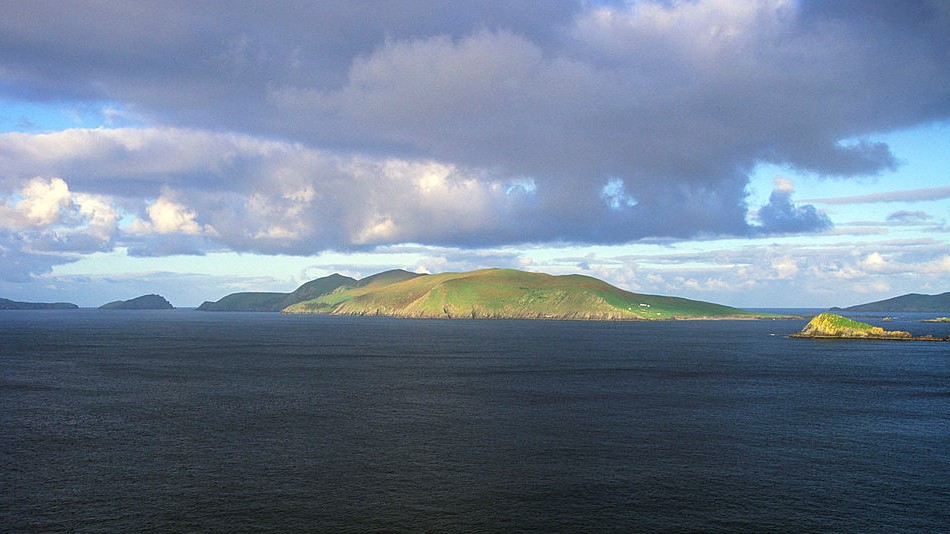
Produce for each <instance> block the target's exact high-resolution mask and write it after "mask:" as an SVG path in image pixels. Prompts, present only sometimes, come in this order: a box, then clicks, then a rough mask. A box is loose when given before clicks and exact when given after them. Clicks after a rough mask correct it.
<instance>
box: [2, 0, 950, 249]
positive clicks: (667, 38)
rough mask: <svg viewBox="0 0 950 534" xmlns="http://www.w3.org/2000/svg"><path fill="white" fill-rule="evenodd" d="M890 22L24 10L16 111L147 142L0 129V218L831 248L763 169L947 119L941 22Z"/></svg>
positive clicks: (884, 163)
mask: <svg viewBox="0 0 950 534" xmlns="http://www.w3.org/2000/svg"><path fill="white" fill-rule="evenodd" d="M896 5H897V4H894V5H891V7H886V6H887V4H886V3H882V4H880V5H879V4H874V5H873V6H866V5H864V4H863V3H858V4H854V3H841V4H840V6H838V5H837V3H836V6H834V7H829V6H827V5H822V3H812V2H809V1H801V2H793V1H791V0H766V1H762V2H748V3H736V2H727V1H724V0H702V1H695V2H680V1H676V2H660V1H643V2H623V3H600V2H573V1H571V2H554V1H552V2H544V3H541V4H537V3H534V4H525V3H521V2H513V3H507V2H484V3H482V2H479V3H472V4H467V3H466V4H462V5H456V4H452V5H448V4H446V3H444V2H426V1H422V0H418V1H411V2H398V3H385V2H383V3H378V4H375V5H373V6H372V7H371V8H368V7H366V6H365V5H362V4H360V3H352V2H343V3H339V4H335V3H334V4H319V5H316V4H315V5H312V6H299V5H292V4H291V3H279V2H278V3H275V4H274V5H272V6H269V7H268V10H267V13H266V16H265V17H264V18H263V19H262V15H261V13H260V10H259V8H257V7H254V6H235V5H233V3H218V2H214V1H212V2H202V3H201V4H175V5H169V4H168V3H162V2H149V1H145V2H138V3H135V4H128V5H126V4H122V5H111V4H108V3H106V4H103V3H95V2H82V1H79V2H71V3H69V5H67V6H55V7H48V6H45V5H37V6H33V5H31V6H29V7H28V8H27V7H13V6H11V7H10V9H8V10H6V11H5V13H4V17H3V20H0V47H2V49H3V50H4V54H3V57H2V58H0V70H2V71H3V73H4V79H5V83H4V84H3V85H2V86H0V94H2V95H4V96H6V97H8V98H13V99H19V100H33V101H36V102H49V101H71V102H85V103H93V102H94V103H96V105H97V107H98V108H102V107H103V106H105V107H106V108H108V109H118V110H122V113H123V114H127V115H128V116H134V117H136V120H137V121H139V122H140V123H141V124H147V125H152V126H147V127H146V126H143V127H137V128H128V127H127V128H110V129H74V130H64V131H59V132H51V133H47V134H27V133H8V134H0V169H3V175H2V176H0V192H2V194H6V195H7V197H5V198H7V199H8V201H7V206H6V208H4V210H5V211H4V213H3V215H2V216H3V217H4V218H5V219H8V220H13V218H14V216H15V217H16V220H17V221H18V224H20V225H21V226H22V225H31V226H30V228H31V229H32V230H31V231H34V232H45V233H44V234H43V235H44V236H45V239H46V240H47V243H46V244H45V245H43V246H45V247H47V248H52V247H53V243H54V242H57V241H56V240H55V239H52V238H53V237H56V236H62V235H65V234H62V233H59V234H56V233H55V232H53V231H52V230H51V228H52V227H53V226H55V225H57V224H64V221H67V220H73V219H70V217H74V218H76V220H83V221H87V222H85V223H84V224H85V225H86V226H85V228H86V230H85V231H84V232H85V233H83V234H82V235H86V236H92V237H93V238H95V239H98V241H97V242H98V243H99V244H100V245H102V244H105V245H102V246H110V244H112V243H114V242H115V241H110V240H109V239H107V237H108V236H113V237H112V238H111V239H115V236H116V235H117V236H118V238H119V239H121V241H122V244H123V245H124V246H127V247H128V248H129V249H130V250H133V251H137V252H136V253H139V254H159V253H173V252H172V251H191V252H192V253H196V252H200V251H202V250H213V249H217V248H226V249H230V250H236V251H254V252H262V253H268V254H274V253H286V254H313V253H318V252H321V251H326V250H367V249H372V248H374V247H381V246H387V245H393V244H399V243H420V244H424V245H429V246H446V247H460V248H467V247H493V246H498V245H505V244H524V243H560V244H564V243H574V244H578V243H594V244H596V243H606V244H611V243H629V242H633V241H637V240H643V239H657V238H659V239H671V240H676V239H688V238H695V237H721V236H748V235H764V234H781V233H790V232H791V233H798V232H814V231H823V230H827V229H828V228H830V226H831V223H830V220H829V219H828V218H827V216H825V215H824V214H822V213H821V212H819V211H818V210H816V209H815V208H814V207H813V206H810V205H796V204H795V203H793V202H792V199H791V192H790V191H785V190H783V187H784V186H781V185H780V186H779V187H777V188H776V191H775V192H773V194H772V197H771V198H770V201H769V203H768V204H767V205H766V206H764V207H762V208H761V209H759V210H758V224H751V225H750V223H749V222H748V221H747V216H748V211H749V206H748V205H747V199H748V197H747V193H746V189H747V186H748V174H749V173H750V172H751V170H752V169H754V168H755V167H756V166H757V165H758V164H761V163H771V164H779V165H787V166H791V167H794V168H798V169H803V170H807V171H809V172H813V173H817V174H820V175H828V176H842V177H849V176H864V175H869V174H875V173H880V172H882V171H886V170H890V169H893V168H895V166H896V165H897V161H898V159H897V157H898V155H896V154H893V153H892V152H891V149H890V147H888V146H887V145H885V144H882V143H879V142H874V141H872V140H870V139H869V136H871V135H876V134H879V133H880V132H887V131H892V130H895V129H900V128H906V127H909V126H913V125H916V124H921V123H925V122H929V121H934V120H942V119H946V118H947V117H950V71H948V70H947V69H946V57H947V55H946V54H947V51H948V50H950V35H948V34H947V33H946V31H945V29H946V22H947V20H948V18H947V13H946V10H945V9H941V8H940V7H939V5H938V4H935V3H928V2H920V3H914V5H909V4H907V3H900V4H899V6H900V7H899V8H898V7H894V6H896ZM367 10H369V11H370V12H371V13H369V15H371V16H368V13H367ZM222 12H227V13H228V16H227V17H222V16H221V13H222ZM262 21H266V23H262ZM146 27H147V31H145V28H146ZM103 103H105V104H103ZM108 114H109V115H110V116H111V114H112V112H109V113H108ZM36 176H40V177H43V179H44V180H47V181H46V182H44V183H45V186H47V187H52V188H51V189H49V190H43V191H40V190H38V191H33V192H26V193H24V192H22V191H20V189H18V188H19V184H22V183H24V180H30V179H32V178H33V177H36ZM51 177H60V178H61V179H62V180H63V182H64V183H65V184H68V187H69V190H70V198H71V201H72V202H73V203H74V204H75V203H76V202H79V204H78V205H80V206H81V205H85V206H86V210H87V211H86V212H82V211H81V210H79V211H76V210H75V209H73V208H69V206H67V205H65V204H62V202H65V201H64V200H63V197H62V196H57V195H62V190H61V189H57V187H58V183H53V182H49V180H51V179H52V178H51ZM41 185H42V184H41ZM905 193H906V194H907V196H905V197H904V198H902V199H901V200H905V201H906V200H908V199H911V198H921V199H922V198H924V197H928V198H931V199H933V198H947V197H948V196H950V189H947V188H934V189H931V190H919V191H917V192H916V193H913V192H905ZM911 193H913V194H911ZM15 194H16V195H21V196H22V198H29V199H31V200H30V202H33V204H29V203H28V204H22V202H23V201H21V200H17V201H15V202H14V200H12V199H13V198H14V197H13V195H15ZM23 195H25V196H23ZM79 195H85V197H79ZM895 195H896V193H895ZM914 195H919V196H914ZM17 198H20V197H17ZM80 198H82V199H86V200H85V201H80V200H77V199H80ZM851 198H852V200H853V199H855V198H860V197H851ZM882 198H883V197H882ZM882 198H878V199H876V200H868V199H867V198H866V197H865V198H864V200H861V201H874V202H877V201H886V200H883V199H882ZM887 198H894V199H897V196H893V195H892V196H891V197H887ZM91 199H97V200H98V201H100V202H102V203H103V204H101V205H97V207H95V208H93V207H92V206H93V200H91ZM825 200H828V199H825ZM813 202H816V203H817V201H813ZM21 204H22V205H21ZM64 206H65V207H64ZM71 209H72V210H73V211H70V210H71ZM67 212H69V213H72V215H69V216H68V217H67V216H66V213H67ZM31 213H32V215H31ZM112 213H115V214H121V215H122V216H123V217H125V219H124V220H126V221H130V220H134V221H137V222H132V223H129V224H124V225H122V227H121V228H120V229H119V230H118V232H119V234H116V230H114V222H115V221H114V219H112V218H110V217H112V215H111V214H112ZM97 214H98V215H97ZM57 217H59V219H57ZM93 221H98V222H93ZM67 225H68V223H67ZM41 228H42V229H44V230H41ZM110 228H113V229H111V230H110ZM110 232H111V233H110ZM78 235H79V234H78V233H74V234H71V236H72V237H75V238H78ZM159 238H163V239H164V240H165V241H164V242H165V243H169V244H174V246H172V245H167V246H159V241H160V240H159ZM41 241H42V240H41V239H39V238H37V239H34V240H31V241H30V243H31V244H33V243H40V242H41ZM11 243H13V242H11ZM58 243H59V246H60V250H61V251H64V250H65V249H66V248H68V246H70V245H75V246H76V247H77V249H78V248H81V247H86V248H88V247H89V246H91V245H93V244H95V243H96V241H93V242H90V243H86V244H80V243H79V242H78V241H77V240H75V239H74V242H73V243H69V242H68V240H67V241H62V240H60V241H58ZM10 246H14V245H12V244H11V245H10ZM24 250H25V249H24Z"/></svg>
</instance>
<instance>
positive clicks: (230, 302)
mask: <svg viewBox="0 0 950 534" xmlns="http://www.w3.org/2000/svg"><path fill="white" fill-rule="evenodd" d="M417 276H421V275H419V274H416V273H410V272H408V271H403V270H399V269H396V270H392V271H386V272H382V273H379V274H374V275H373V276H369V277H367V278H364V279H362V280H356V279H355V278H350V277H349V276H343V275H340V274H331V275H330V276H324V277H322V278H317V279H316V280H311V281H309V282H307V283H306V284H303V285H302V286H300V287H298V288H297V289H296V290H294V291H293V292H292V293H264V292H243V293H232V294H230V295H227V296H225V297H224V298H222V299H221V300H218V301H216V302H210V301H206V302H204V303H202V304H201V306H199V307H198V310H200V311H257V312H261V311H263V312H279V311H281V310H283V309H284V308H286V307H288V306H292V305H294V304H297V303H298V302H303V301H306V300H311V299H315V298H317V297H320V296H322V295H326V294H327V293H331V292H333V291H334V290H336V289H338V288H340V287H344V286H346V287H369V286H375V285H378V284H391V283H393V282H401V281H403V280H408V279H412V278H415V277H417Z"/></svg>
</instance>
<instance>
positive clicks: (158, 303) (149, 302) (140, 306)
mask: <svg viewBox="0 0 950 534" xmlns="http://www.w3.org/2000/svg"><path fill="white" fill-rule="evenodd" d="M99 309H100V310H172V309H174V306H172V305H171V303H170V302H168V301H167V300H165V297H163V296H161V295H142V296H141V297H135V298H134V299H129V300H117V301H115V302H110V303H108V304H103V305H102V306H99Z"/></svg>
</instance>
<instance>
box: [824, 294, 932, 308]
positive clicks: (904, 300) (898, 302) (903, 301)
mask: <svg viewBox="0 0 950 534" xmlns="http://www.w3.org/2000/svg"><path fill="white" fill-rule="evenodd" d="M831 311H848V312H888V313H893V312H910V313H917V312H920V313H931V312H950V292H947V293H941V294H939V295H921V294H919V293H909V294H907V295H901V296H899V297H894V298H890V299H885V300H879V301H876V302H869V303H867V304H858V305H857V306H850V307H847V308H831Z"/></svg>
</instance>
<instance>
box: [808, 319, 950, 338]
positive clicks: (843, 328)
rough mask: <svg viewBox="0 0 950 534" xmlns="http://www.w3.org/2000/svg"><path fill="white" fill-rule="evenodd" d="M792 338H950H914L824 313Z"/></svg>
mask: <svg viewBox="0 0 950 534" xmlns="http://www.w3.org/2000/svg"><path fill="white" fill-rule="evenodd" d="M790 337H798V338H815V339H884V340H896V341H948V340H950V338H936V337H933V336H912V335H911V334H910V332H905V331H903V330H884V329H883V328H881V327H879V326H872V325H869V324H867V323H862V322H859V321H855V320H852V319H848V318H847V317H842V316H840V315H837V314H834V313H822V314H820V315H817V316H815V318H814V319H812V320H811V321H809V322H808V324H807V325H805V328H803V329H802V331H801V332H799V333H797V334H792V335H791V336H790Z"/></svg>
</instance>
